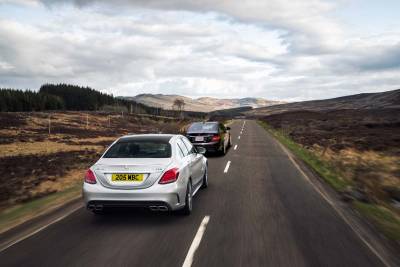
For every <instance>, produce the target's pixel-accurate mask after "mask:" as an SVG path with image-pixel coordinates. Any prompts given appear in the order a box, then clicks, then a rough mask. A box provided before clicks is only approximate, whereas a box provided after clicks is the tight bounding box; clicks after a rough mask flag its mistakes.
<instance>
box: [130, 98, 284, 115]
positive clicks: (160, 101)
mask: <svg viewBox="0 0 400 267" xmlns="http://www.w3.org/2000/svg"><path fill="white" fill-rule="evenodd" d="M123 98H124V99H127V100H133V101H136V102H138V103H142V104H144V105H148V106H152V107H161V108H164V109H172V106H173V103H174V101H175V100H176V99H181V100H183V101H184V102H185V110H190V111H202V112H210V111H215V110H222V109H232V108H239V107H248V106H250V107H253V108H259V107H266V106H271V105H277V104H282V103H284V102H282V101H272V100H267V99H264V98H251V97H248V98H234V99H219V98H213V97H200V98H196V99H193V98H190V97H185V96H180V95H163V94H140V95H137V96H135V97H123Z"/></svg>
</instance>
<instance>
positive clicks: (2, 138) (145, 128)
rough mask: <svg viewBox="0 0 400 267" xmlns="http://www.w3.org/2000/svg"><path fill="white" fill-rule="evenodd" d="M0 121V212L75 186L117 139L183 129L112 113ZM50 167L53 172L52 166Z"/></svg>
mask: <svg viewBox="0 0 400 267" xmlns="http://www.w3.org/2000/svg"><path fill="white" fill-rule="evenodd" d="M0 116H1V121H0V160H2V164H1V167H2V170H1V173H2V175H3V176H4V175H5V176H8V178H7V179H6V178H4V177H3V178H4V179H2V185H1V186H0V194H1V195H2V197H0V207H6V206H7V205H10V204H16V203H19V202H21V201H29V200H30V199H35V198H38V197H42V196H45V195H48V194H50V193H53V192H60V191H63V190H65V188H68V187H70V186H72V185H74V184H75V185H76V183H77V181H80V180H82V177H83V175H84V172H85V170H86V169H87V168H88V167H89V166H90V165H91V164H93V162H94V160H95V159H97V158H98V156H99V155H100V154H101V153H102V152H103V151H104V149H105V148H106V146H108V145H109V144H111V143H112V142H113V141H114V140H115V139H116V138H118V137H119V136H122V135H124V134H130V133H159V132H164V133H176V132H178V131H179V130H180V129H181V128H182V127H183V125H185V124H187V121H186V122H185V121H171V120H169V121H165V120H164V119H157V120H154V119H152V118H149V117H137V116H133V115H128V114H125V115H124V116H121V114H115V113H114V114H105V113H86V112H53V113H43V112H36V113H1V114H0ZM49 117H50V118H51V133H50V134H49V132H48V126H49ZM87 120H88V122H89V123H88V124H87ZM55 161H56V162H57V166H54V165H53V164H54V162H55ZM6 202H7V203H6Z"/></svg>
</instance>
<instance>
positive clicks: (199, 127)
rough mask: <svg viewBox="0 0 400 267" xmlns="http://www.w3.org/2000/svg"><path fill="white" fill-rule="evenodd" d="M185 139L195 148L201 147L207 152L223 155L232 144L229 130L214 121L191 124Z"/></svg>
mask: <svg viewBox="0 0 400 267" xmlns="http://www.w3.org/2000/svg"><path fill="white" fill-rule="evenodd" d="M186 137H187V138H188V139H189V140H190V142H192V144H193V145H194V146H196V147H199V146H201V147H204V148H205V149H206V150H207V152H218V153H221V154H223V155H225V153H226V150H227V148H228V147H230V146H231V144H232V142H231V133H230V128H229V127H225V125H224V124H223V123H220V122H216V121H208V122H194V123H192V124H191V125H190V126H189V128H188V130H187V133H186Z"/></svg>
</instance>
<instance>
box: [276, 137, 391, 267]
mask: <svg viewBox="0 0 400 267" xmlns="http://www.w3.org/2000/svg"><path fill="white" fill-rule="evenodd" d="M278 144H279V146H280V147H281V148H282V150H283V151H284V152H285V153H286V155H287V156H288V158H289V160H290V161H291V162H292V163H293V165H294V166H295V167H296V169H297V170H298V171H299V172H300V173H301V175H302V176H303V177H304V178H305V180H306V181H307V182H308V183H310V184H311V186H312V187H313V188H314V189H315V191H317V192H318V193H319V194H320V195H321V196H322V198H323V199H325V201H326V202H328V204H329V205H330V206H331V207H332V208H333V209H334V210H335V211H336V213H337V214H338V215H339V217H341V218H342V219H343V221H344V222H345V223H346V224H347V225H348V226H349V227H350V228H351V229H352V230H353V232H354V233H355V234H356V235H357V236H358V238H360V240H361V241H362V242H363V243H364V244H365V245H366V246H367V247H368V248H369V249H370V250H371V251H372V253H374V254H375V256H377V257H378V259H380V260H381V262H382V263H383V264H384V265H385V266H387V267H390V266H391V265H390V264H389V263H388V262H387V261H386V260H385V259H384V258H383V257H382V256H381V255H380V254H379V252H378V251H376V250H375V248H374V247H373V246H372V245H371V244H370V243H369V242H368V241H367V240H366V239H365V238H364V237H363V236H362V235H361V234H360V233H359V232H358V230H357V229H356V228H355V227H354V226H353V225H352V224H351V223H350V221H349V220H348V219H347V218H346V216H345V215H344V214H343V213H342V212H341V211H340V210H339V208H338V207H336V205H335V203H334V202H333V201H331V200H330V198H329V197H328V196H327V195H325V193H324V192H322V191H321V190H320V189H319V188H318V187H317V186H316V185H314V183H313V182H312V181H311V179H310V177H308V175H307V174H306V173H305V172H304V171H303V170H302V169H301V167H300V166H299V165H298V164H297V162H296V161H295V160H294V159H293V157H292V155H291V153H290V152H289V151H288V150H287V149H286V147H284V146H283V145H282V144H281V143H280V142H278Z"/></svg>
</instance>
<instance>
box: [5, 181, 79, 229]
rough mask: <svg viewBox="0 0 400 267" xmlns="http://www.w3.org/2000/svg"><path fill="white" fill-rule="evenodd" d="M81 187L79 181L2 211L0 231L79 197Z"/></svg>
mask: <svg viewBox="0 0 400 267" xmlns="http://www.w3.org/2000/svg"><path fill="white" fill-rule="evenodd" d="M81 189H82V183H81V182H79V183H77V184H75V185H73V186H71V187H69V188H67V189H65V190H63V191H60V192H56V193H53V194H51V195H48V196H45V197H42V198H38V199H35V200H32V201H29V202H26V203H22V204H17V205H15V206H13V207H10V208H7V209H5V210H3V211H2V212H1V213H0V233H3V232H5V231H7V230H8V229H11V228H13V227H15V226H17V225H19V224H21V223H23V222H25V221H27V220H30V219H33V218H35V217H37V216H39V215H42V214H44V213H46V212H48V211H50V210H52V209H54V208H56V207H58V206H61V205H63V204H64V203H66V202H68V201H70V200H72V199H74V198H77V197H79V196H80V194H81Z"/></svg>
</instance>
